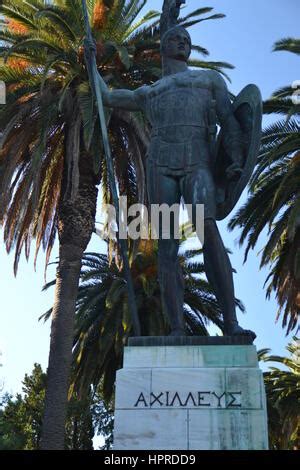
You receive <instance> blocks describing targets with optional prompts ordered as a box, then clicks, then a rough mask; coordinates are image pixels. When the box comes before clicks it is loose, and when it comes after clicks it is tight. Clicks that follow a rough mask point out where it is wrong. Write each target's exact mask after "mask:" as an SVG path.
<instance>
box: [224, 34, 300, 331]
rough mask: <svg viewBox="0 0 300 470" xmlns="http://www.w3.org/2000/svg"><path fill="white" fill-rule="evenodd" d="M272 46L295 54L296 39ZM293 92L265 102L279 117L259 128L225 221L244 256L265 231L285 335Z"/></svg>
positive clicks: (298, 208) (296, 227)
mask: <svg viewBox="0 0 300 470" xmlns="http://www.w3.org/2000/svg"><path fill="white" fill-rule="evenodd" d="M274 50H275V51H281V50H285V51H290V52H294V53H296V54H300V40H299V39H284V40H281V41H278V42H277V43H276V44H275V45H274ZM294 93H295V89H294V88H292V87H285V88H281V89H279V90H277V91H276V92H275V93H274V94H273V95H272V97H271V99H270V100H267V101H266V102H265V103H264V112H265V113H266V114H270V113H277V114H280V115H282V116H283V117H282V119H280V120H279V121H277V122H275V123H273V124H271V125H269V126H267V127H266V128H265V129H264V131H263V135H262V143H261V148H260V152H259V157H258V164H257V167H256V170H255V172H254V174H253V176H252V179H251V181H250V194H249V197H248V200H247V202H246V204H244V205H243V206H242V207H241V208H240V209H239V210H238V211H237V213H236V214H235V216H234V217H233V218H232V220H231V221H230V224H229V227H230V228H231V229H233V228H235V227H241V229H242V231H241V235H240V244H242V243H244V242H246V252H245V260H246V259H247V255H248V252H249V250H250V249H253V248H254V247H255V246H256V244H257V241H258V239H259V236H260V234H261V232H262V231H263V230H264V229H267V230H268V241H267V243H266V245H265V247H264V249H263V250H262V254H261V264H260V265H261V267H262V266H270V273H269V275H268V277H267V280H266V283H267V297H270V295H271V293H272V292H275V294H276V298H277V301H278V305H279V310H278V313H277V318H278V317H279V316H280V315H282V326H283V328H285V327H286V328H287V334H288V333H289V332H290V331H291V330H293V329H294V328H296V326H297V323H298V318H299V311H300V197H299V196H300V192H299V191H300V190H299V188H300V120H299V117H300V104H299V101H298V100H295V99H294V96H293V94H294Z"/></svg>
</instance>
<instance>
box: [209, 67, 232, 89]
mask: <svg viewBox="0 0 300 470" xmlns="http://www.w3.org/2000/svg"><path fill="white" fill-rule="evenodd" d="M205 73H206V74H207V78H208V80H209V81H210V83H211V86H212V87H213V88H221V89H224V87H225V88H227V86H226V82H225V80H224V78H223V77H222V74H221V73H220V72H218V71H217V70H205Z"/></svg>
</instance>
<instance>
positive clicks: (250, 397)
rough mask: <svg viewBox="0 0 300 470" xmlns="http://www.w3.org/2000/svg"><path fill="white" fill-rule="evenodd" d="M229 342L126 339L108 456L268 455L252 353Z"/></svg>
mask: <svg viewBox="0 0 300 470" xmlns="http://www.w3.org/2000/svg"><path fill="white" fill-rule="evenodd" d="M203 342H204V343H206V344H201V343H203ZM233 342H234V343H235V344H230V343H231V341H230V338H221V337H218V338H215V339H214V338H179V339H178V338H133V339H131V343H130V345H129V346H128V347H126V348H125V351H124V365H123V369H121V370H119V371H118V373H117V382H116V404H115V431H114V449H117V450H135V449H136V450H137V449H144V450H148V449H149V450H150V449H152V450H187V449H189V450H196V449H199V450H200V449H202V450H224V449H231V450H243V449H245V450H248V449H249V450H252V449H257V450H259V449H268V436H267V414H266V400H265V392H264V384H263V377H262V372H261V370H260V369H259V367H258V361H257V353H256V348H255V346H253V345H250V344H238V343H239V340H238V338H234V339H233ZM243 342H245V338H242V339H241V340H240V343H243ZM197 343H198V344H197ZM214 343H217V344H214ZM226 343H227V344H226Z"/></svg>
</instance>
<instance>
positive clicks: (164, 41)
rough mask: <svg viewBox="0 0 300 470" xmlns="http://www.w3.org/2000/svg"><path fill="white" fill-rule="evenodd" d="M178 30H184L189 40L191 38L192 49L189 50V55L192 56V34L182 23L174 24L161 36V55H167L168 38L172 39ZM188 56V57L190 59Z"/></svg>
mask: <svg viewBox="0 0 300 470" xmlns="http://www.w3.org/2000/svg"><path fill="white" fill-rule="evenodd" d="M178 32H181V33H182V32H184V34H185V35H186V36H187V38H188V40H189V44H190V51H189V54H188V57H189V56H190V54H191V49H192V40H191V36H190V34H189V32H188V31H187V30H186V29H185V28H184V27H183V26H181V25H176V26H173V27H172V28H170V29H168V30H167V31H166V32H165V33H164V35H163V37H162V38H161V42H160V52H161V55H162V56H163V57H164V56H166V50H167V44H168V40H169V39H170V37H172V36H174V35H176V34H177V33H178ZM188 57H187V59H188Z"/></svg>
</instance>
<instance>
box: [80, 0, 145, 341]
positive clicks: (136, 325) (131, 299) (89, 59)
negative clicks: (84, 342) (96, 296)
mask: <svg viewBox="0 0 300 470" xmlns="http://www.w3.org/2000/svg"><path fill="white" fill-rule="evenodd" d="M82 10H83V16H84V24H85V31H86V37H87V38H88V39H90V40H91V41H93V36H92V31H91V27H90V22H89V17H88V11H87V6H86V0H82ZM85 61H86V67H87V71H88V76H89V80H90V84H91V87H92V90H93V92H94V94H95V95H96V102H97V107H98V114H99V120H100V127H101V133H102V139H103V147H104V154H105V159H106V166H107V171H108V181H109V186H110V190H111V193H112V199H113V204H114V207H115V211H116V218H117V227H118V232H117V233H118V234H119V198H118V193H117V187H116V182H115V175H114V168H113V163H112V158H111V151H110V145H109V140H108V132H107V127H106V120H105V113H104V107H103V100H102V94H101V90H100V88H99V86H97V77H98V70H97V63H96V56H95V52H94V51H93V52H91V53H90V54H89V55H88V54H85ZM117 239H118V243H119V247H120V252H121V256H122V259H123V269H124V274H125V279H126V282H127V290H128V303H129V308H130V312H131V317H132V324H133V330H134V334H135V335H136V336H141V327H140V322H139V317H138V313H137V307H136V301H135V295H134V289H133V282H132V277H131V272H130V267H129V260H128V255H127V243H126V240H124V239H120V238H119V235H117Z"/></svg>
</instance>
